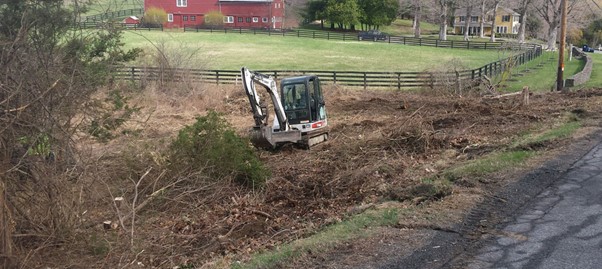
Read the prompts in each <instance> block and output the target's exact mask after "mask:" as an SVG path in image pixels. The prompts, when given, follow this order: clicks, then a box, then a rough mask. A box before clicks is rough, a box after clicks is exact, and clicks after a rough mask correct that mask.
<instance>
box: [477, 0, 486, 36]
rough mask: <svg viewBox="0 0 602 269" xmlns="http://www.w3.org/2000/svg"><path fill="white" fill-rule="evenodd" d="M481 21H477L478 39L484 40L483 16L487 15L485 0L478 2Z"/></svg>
mask: <svg viewBox="0 0 602 269" xmlns="http://www.w3.org/2000/svg"><path fill="white" fill-rule="evenodd" d="M480 5H481V20H480V21H479V37H480V38H485V16H486V15H487V0H480Z"/></svg>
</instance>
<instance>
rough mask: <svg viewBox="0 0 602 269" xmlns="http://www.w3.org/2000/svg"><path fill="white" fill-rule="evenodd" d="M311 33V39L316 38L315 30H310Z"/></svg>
mask: <svg viewBox="0 0 602 269" xmlns="http://www.w3.org/2000/svg"><path fill="white" fill-rule="evenodd" d="M311 34H312V38H313V39H316V32H315V31H314V32H311Z"/></svg>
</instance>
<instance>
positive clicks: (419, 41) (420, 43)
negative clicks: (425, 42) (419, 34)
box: [418, 38, 422, 46]
mask: <svg viewBox="0 0 602 269" xmlns="http://www.w3.org/2000/svg"><path fill="white" fill-rule="evenodd" d="M418 44H419V45H420V46H422V38H418Z"/></svg>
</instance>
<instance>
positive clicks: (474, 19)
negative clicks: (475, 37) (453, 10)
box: [470, 16, 479, 22]
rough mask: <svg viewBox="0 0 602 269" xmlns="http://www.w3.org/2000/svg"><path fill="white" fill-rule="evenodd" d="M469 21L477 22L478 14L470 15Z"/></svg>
mask: <svg viewBox="0 0 602 269" xmlns="http://www.w3.org/2000/svg"><path fill="white" fill-rule="evenodd" d="M470 21H471V22H478V21H479V17H478V16H471V17H470Z"/></svg>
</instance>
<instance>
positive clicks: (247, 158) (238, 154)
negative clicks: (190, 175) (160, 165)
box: [170, 111, 270, 187]
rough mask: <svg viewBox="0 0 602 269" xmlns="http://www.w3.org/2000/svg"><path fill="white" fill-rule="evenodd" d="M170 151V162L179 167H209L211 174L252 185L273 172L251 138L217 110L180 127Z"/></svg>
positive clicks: (262, 182) (260, 182)
mask: <svg viewBox="0 0 602 269" xmlns="http://www.w3.org/2000/svg"><path fill="white" fill-rule="evenodd" d="M171 150H172V153H171V158H170V162H171V164H172V165H173V166H174V168H175V169H178V170H183V169H186V168H189V169H190V168H192V169H194V168H195V167H199V168H200V167H206V166H208V168H209V169H208V171H210V172H209V173H210V174H211V176H212V177H214V178H227V177H233V178H234V179H235V180H236V181H238V182H240V183H242V184H244V185H247V186H250V187H260V186H262V185H263V184H264V183H265V181H266V179H267V177H268V176H269V174H270V173H269V171H268V170H267V169H266V168H265V167H264V165H263V164H262V163H261V161H260V160H259V158H258V157H257V156H256V155H255V153H254V150H253V148H251V147H250V145H249V143H248V141H246V140H245V139H243V138H241V137H240V136H238V135H237V134H236V133H235V132H234V129H233V128H232V127H231V126H230V125H229V124H228V122H227V121H226V119H224V118H223V117H222V116H221V115H220V114H218V113H217V112H215V111H210V112H209V113H208V114H207V116H204V117H198V118H197V121H196V122H195V123H194V124H193V125H191V126H186V127H184V128H183V129H182V130H180V132H179V134H178V137H177V138H176V140H175V141H173V143H172V145H171Z"/></svg>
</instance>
